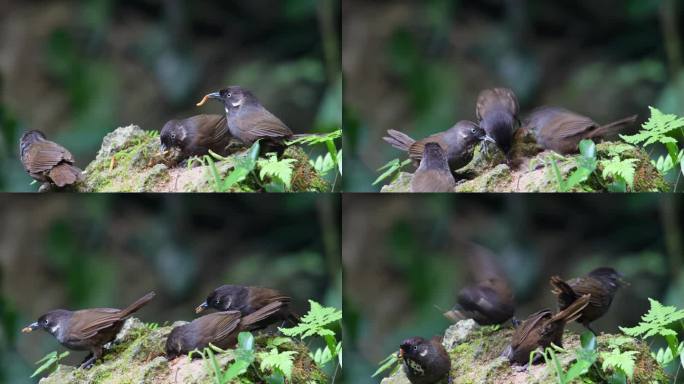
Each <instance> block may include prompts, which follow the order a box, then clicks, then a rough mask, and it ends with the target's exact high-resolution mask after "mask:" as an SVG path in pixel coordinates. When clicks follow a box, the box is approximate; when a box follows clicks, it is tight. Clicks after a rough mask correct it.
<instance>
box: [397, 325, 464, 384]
mask: <svg viewBox="0 0 684 384" xmlns="http://www.w3.org/2000/svg"><path fill="white" fill-rule="evenodd" d="M399 358H400V359H402V360H403V363H404V364H403V365H404V372H406V376H407V377H408V379H409V381H410V382H411V384H433V383H437V382H439V381H440V380H443V379H445V378H446V377H447V376H448V375H449V371H450V370H451V360H450V359H449V354H447V352H446V350H445V349H444V347H443V346H442V342H441V340H440V338H439V337H438V336H435V337H433V338H432V339H430V340H425V339H423V338H422V337H412V338H410V339H406V340H404V341H403V342H402V343H401V346H400V347H399Z"/></svg>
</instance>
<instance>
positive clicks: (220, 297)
mask: <svg viewBox="0 0 684 384" xmlns="http://www.w3.org/2000/svg"><path fill="white" fill-rule="evenodd" d="M291 302H292V298H291V297H289V296H286V295H284V294H282V293H281V292H279V291H277V290H275V289H271V288H264V287H249V286H244V285H222V286H220V287H218V288H216V289H214V290H213V291H212V292H211V293H210V294H209V295H208V296H207V299H206V300H205V301H204V302H203V303H202V304H200V305H199V306H197V308H195V312H196V313H201V312H202V311H204V310H205V309H207V308H213V309H216V310H218V311H229V310H234V311H240V313H242V316H247V315H249V314H252V313H254V312H256V311H258V310H259V309H261V308H263V307H265V306H267V305H269V304H271V303H281V304H282V305H281V306H280V307H278V308H279V309H278V311H277V313H276V314H274V315H272V316H268V317H267V318H265V319H264V320H262V321H263V322H262V323H259V324H258V325H259V326H262V327H266V326H268V325H270V324H273V323H276V322H279V321H283V322H285V321H288V322H290V323H292V324H297V323H298V322H299V317H298V316H297V315H296V314H295V313H294V312H293V311H292V309H291V308H290V303H291Z"/></svg>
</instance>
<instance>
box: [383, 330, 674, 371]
mask: <svg viewBox="0 0 684 384" xmlns="http://www.w3.org/2000/svg"><path fill="white" fill-rule="evenodd" d="M512 334H513V329H512V328H511V327H502V328H498V327H491V326H490V327H480V326H478V325H477V324H475V322H474V321H473V320H462V321H459V322H457V323H456V324H454V325H452V326H451V327H449V328H448V329H447V330H446V332H445V333H444V338H443V340H442V344H443V345H444V348H445V349H446V350H447V352H448V353H449V355H450V356H451V372H450V375H449V376H450V377H449V379H450V381H449V383H451V384H504V383H505V384H509V383H520V384H523V383H525V384H547V383H548V384H555V383H557V382H558V377H557V376H556V372H555V370H554V369H553V368H552V367H550V366H548V365H546V364H544V363H540V364H535V365H530V366H529V367H528V368H527V369H521V368H520V367H512V366H511V365H510V363H509V362H508V360H507V359H506V358H505V357H503V356H501V354H502V352H503V351H504V350H505V349H506V347H507V346H508V343H509V342H510V339H511V335H512ZM617 338H620V340H621V341H620V343H621V345H620V349H621V351H636V352H637V355H636V363H635V368H634V378H633V380H632V382H634V383H668V382H669V379H668V377H667V376H666V375H665V372H664V371H663V370H662V368H661V367H660V366H659V365H658V363H657V362H656V361H655V359H653V357H652V356H651V353H650V351H649V349H648V345H646V344H644V343H643V342H640V341H638V340H635V339H630V341H625V340H626V338H625V336H623V335H620V336H615V335H607V334H603V335H600V336H599V337H598V338H597V347H598V350H599V351H607V350H609V348H608V346H609V345H610V343H611V341H613V340H617ZM563 347H564V349H565V350H566V351H568V352H567V353H558V354H557V357H558V361H559V362H560V364H561V366H562V367H563V369H564V370H566V371H567V369H568V367H569V366H570V365H571V364H572V363H573V362H574V361H575V359H576V357H575V353H574V351H575V350H577V349H578V348H580V338H579V335H577V334H575V333H573V332H570V331H567V330H566V332H565V335H564V337H563ZM599 359H600V358H599ZM578 382H579V381H578ZM382 384H410V382H409V381H408V379H407V378H406V374H405V373H404V371H403V369H398V370H397V371H396V372H395V373H394V374H393V375H391V376H390V377H387V378H385V379H383V380H382Z"/></svg>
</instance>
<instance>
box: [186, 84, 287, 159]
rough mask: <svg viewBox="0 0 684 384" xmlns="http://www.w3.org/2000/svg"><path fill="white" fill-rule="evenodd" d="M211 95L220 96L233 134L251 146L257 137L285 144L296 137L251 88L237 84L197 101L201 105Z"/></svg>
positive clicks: (271, 142)
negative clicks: (263, 104)
mask: <svg viewBox="0 0 684 384" xmlns="http://www.w3.org/2000/svg"><path fill="white" fill-rule="evenodd" d="M209 99H215V100H219V101H220V102H221V103H223V105H224V109H225V111H226V117H227V118H228V130H229V131H230V134H231V135H232V136H233V137H235V138H237V139H238V140H240V141H241V142H242V143H243V144H244V145H245V146H247V147H250V146H251V145H252V144H254V142H255V141H257V140H260V139H262V143H266V144H269V145H273V146H276V147H282V146H284V145H285V141H286V140H289V139H291V138H292V137H293V134H292V131H291V130H290V128H288V127H287V126H286V125H285V124H284V123H283V122H282V121H280V119H278V118H277V117H275V116H274V115H273V114H272V113H271V112H269V111H268V110H267V109H266V108H264V106H262V105H261V103H260V102H259V100H258V99H257V98H256V97H255V96H254V94H252V92H250V91H249V90H247V89H245V88H242V87H240V86H237V85H234V86H230V87H228V88H225V89H222V90H220V91H217V92H212V93H210V94H207V95H205V96H204V98H202V100H201V101H200V102H199V103H197V106H202V105H204V103H206V101H207V100H209Z"/></svg>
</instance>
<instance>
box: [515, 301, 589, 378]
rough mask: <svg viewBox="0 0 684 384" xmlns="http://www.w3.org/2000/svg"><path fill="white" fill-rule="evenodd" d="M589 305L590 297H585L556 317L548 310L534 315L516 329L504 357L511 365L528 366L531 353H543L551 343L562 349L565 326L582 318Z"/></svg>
mask: <svg viewBox="0 0 684 384" xmlns="http://www.w3.org/2000/svg"><path fill="white" fill-rule="evenodd" d="M587 304H589V295H584V296H582V297H580V298H578V299H577V300H575V302H573V303H572V304H571V305H569V306H568V307H567V308H565V309H564V310H562V311H560V312H558V313H557V314H555V315H554V314H552V313H551V311H550V310H548V309H543V310H541V311H539V312H536V313H533V314H532V315H530V317H528V318H527V320H525V321H523V322H522V324H520V325H519V326H518V327H517V328H516V329H515V331H514V332H513V336H512V338H511V344H510V345H509V346H508V348H506V351H504V356H506V357H507V358H508V360H509V361H510V362H511V364H520V365H526V364H528V363H529V362H530V361H529V358H530V352H532V351H534V350H536V349H541V350H542V351H543V350H545V349H546V348H547V347H549V346H550V345H551V343H553V344H556V345H557V346H559V347H562V346H563V344H562V343H563V329H564V328H565V324H566V323H569V322H571V321H573V320H575V319H577V318H578V317H579V316H581V314H582V310H583V309H584V308H585V307H586V306H587Z"/></svg>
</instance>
